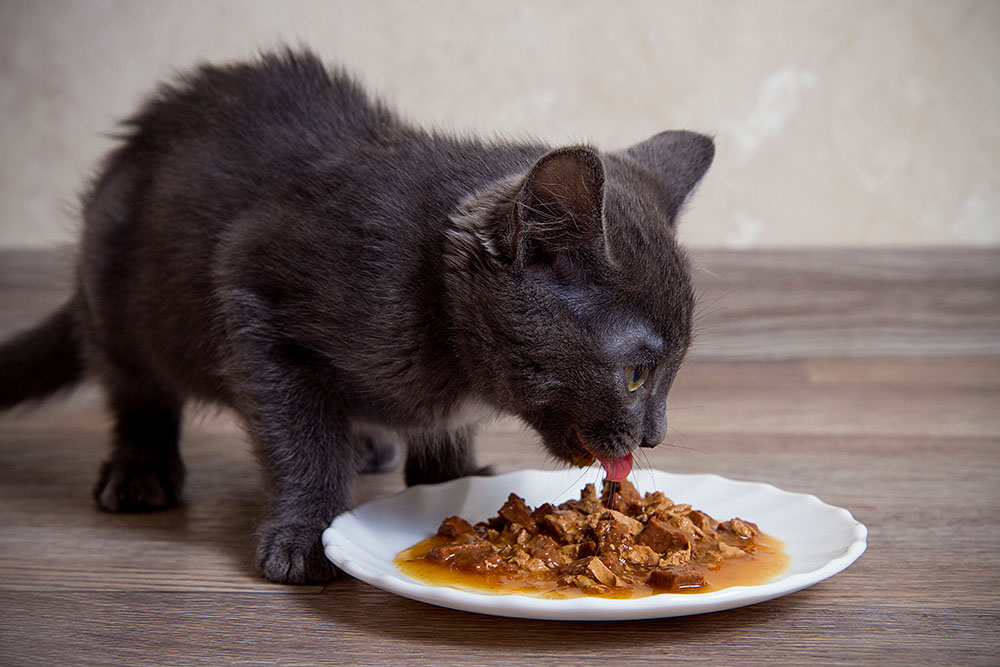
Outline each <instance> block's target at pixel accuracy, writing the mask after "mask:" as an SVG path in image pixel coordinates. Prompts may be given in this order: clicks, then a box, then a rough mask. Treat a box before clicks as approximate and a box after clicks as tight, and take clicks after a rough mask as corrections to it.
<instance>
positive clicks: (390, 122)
mask: <svg viewBox="0 0 1000 667" xmlns="http://www.w3.org/2000/svg"><path fill="white" fill-rule="evenodd" d="M125 124H126V125H127V126H129V127H131V128H132V134H131V136H130V139H131V140H132V142H133V143H137V144H140V145H143V146H145V147H147V148H153V149H156V148H159V149H163V148H166V147H168V146H170V145H176V143H177V142H178V140H183V139H184V138H188V139H191V138H211V139H213V140H216V141H218V140H225V141H228V142H230V143H231V144H232V143H246V144H248V145H253V146H255V147H257V148H261V147H263V146H270V147H272V149H273V148H275V147H276V146H277V145H279V144H281V143H282V142H290V141H294V142H295V143H296V145H297V146H298V147H299V148H301V147H302V145H303V143H305V144H307V145H308V144H314V147H315V148H319V147H320V146H323V147H324V148H329V146H327V145H324V144H327V143H328V142H330V141H335V140H338V139H340V140H342V139H345V138H349V137H366V136H367V137H370V136H377V135H378V134H380V133H383V132H385V131H386V130H387V129H389V128H391V127H394V126H395V125H397V121H396V119H395V117H394V116H393V114H392V113H391V112H390V111H389V110H388V109H386V108H385V107H384V106H383V105H381V104H380V103H379V102H377V101H375V100H373V99H372V98H370V97H369V96H368V95H367V94H366V93H365V91H364V90H363V89H362V87H361V86H360V85H359V84H358V83H357V82H356V81H355V80H354V79H353V78H352V77H351V76H350V75H349V74H347V73H346V72H345V71H343V70H341V69H339V68H330V67H327V66H326V65H325V64H324V63H323V62H322V61H321V60H320V59H319V58H318V57H317V56H315V55H314V54H312V53H311V52H308V51H291V50H285V51H281V52H276V53H265V54H262V55H261V56H260V57H259V58H258V59H257V60H255V61H253V62H247V63H234V64H230V65H203V66H201V67H199V68H198V69H196V70H194V71H192V72H191V73H188V74H186V75H184V76H182V77H180V78H178V79H177V80H175V81H174V82H171V83H168V84H165V85H163V86H161V87H160V88H159V89H158V91H157V92H156V94H154V95H153V96H152V97H151V98H150V100H149V101H148V102H147V103H146V104H145V105H144V106H143V108H142V109H141V110H140V111H139V113H137V114H136V115H134V116H133V117H131V118H130V119H128V120H127V121H126V123H125Z"/></svg>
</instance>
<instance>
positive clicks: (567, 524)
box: [542, 510, 587, 544]
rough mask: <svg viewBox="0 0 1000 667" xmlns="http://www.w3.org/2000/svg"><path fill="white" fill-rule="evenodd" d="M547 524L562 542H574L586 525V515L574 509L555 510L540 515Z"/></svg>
mask: <svg viewBox="0 0 1000 667" xmlns="http://www.w3.org/2000/svg"><path fill="white" fill-rule="evenodd" d="M542 523H543V525H545V526H547V527H548V528H549V529H550V530H552V532H553V533H554V534H555V536H556V537H557V538H558V539H559V541H560V542H562V543H563V544H570V543H573V542H576V541H577V539H578V537H579V536H580V533H581V531H583V529H584V528H586V527H587V517H586V516H585V515H583V514H581V513H580V512H577V511H576V510H555V511H553V512H549V513H548V514H546V515H545V516H544V517H542Z"/></svg>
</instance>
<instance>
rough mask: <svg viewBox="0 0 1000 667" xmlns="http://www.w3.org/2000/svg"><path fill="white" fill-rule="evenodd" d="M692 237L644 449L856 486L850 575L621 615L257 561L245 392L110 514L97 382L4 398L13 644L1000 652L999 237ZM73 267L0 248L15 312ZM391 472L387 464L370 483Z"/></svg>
mask: <svg viewBox="0 0 1000 667" xmlns="http://www.w3.org/2000/svg"><path fill="white" fill-rule="evenodd" d="M695 260H696V266H697V275H698V282H699V292H700V293H701V295H702V301H701V302H702V315H701V320H700V331H701V334H700V335H699V339H698V346H697V348H696V350H695V352H694V354H693V355H692V356H691V357H690V359H689V362H688V363H687V364H686V366H685V369H684V371H683V372H682V374H681V376H680V377H679V378H678V380H677V384H676V388H675V390H674V392H673V393H672V394H671V399H670V407H671V412H670V419H671V430H670V435H669V442H670V444H671V445H672V446H662V447H660V448H658V449H656V450H653V451H651V452H650V453H649V465H651V466H653V467H656V468H662V469H666V470H671V471H675V472H715V473H719V474H722V475H726V476H729V477H734V478H738V479H749V480H756V481H763V482H770V483H772V484H775V485H777V486H779V487H782V488H785V489H789V490H793V491H804V492H809V493H814V494H816V495H818V496H819V497H820V498H822V499H823V500H825V501H827V502H829V503H832V504H836V505H841V506H843V507H847V508H848V509H850V510H851V511H852V512H853V513H854V516H855V517H857V518H858V519H859V520H860V521H862V522H864V523H865V524H867V525H868V527H869V529H870V537H869V547H868V551H867V552H866V553H865V554H864V555H863V556H862V557H861V559H860V560H859V561H858V562H857V563H855V564H854V565H853V566H851V567H850V568H849V569H847V570H846V571H844V572H843V573H841V574H839V575H837V576H835V577H833V578H832V579H829V580H827V581H825V582H823V583H821V584H818V585H816V586H814V587H812V588H810V589H807V590H805V591H802V592H799V593H796V594H794V595H790V596H787V597H784V598H781V599H778V600H774V601H771V602H767V603H763V604H759V605H756V606H752V607H746V608H743V609H736V610H732V611H727V612H720V613H714V614H707V615H702V616H693V617H687V618H675V619H662V620H652V621H642V622H622V623H606V624H604V623H559V622H533V621H525V620H513V619H504V618H494V617H489V616H481V615H474V614H468V613H463V612H458V611H451V610H447V609H439V608H436V607H432V606H428V605H424V604H421V603H418V602H412V601H410V600H406V599H402V598H399V597H395V596H393V595H390V594H387V593H383V592H381V591H380V590H377V589H375V588H372V587H370V586H368V585H366V584H363V583H360V582H358V581H355V580H353V579H351V578H350V577H345V578H343V579H341V580H338V581H336V582H335V583H333V584H331V585H329V586H327V587H325V588H320V587H297V588H296V587H284V586H279V585H273V584H269V583H267V582H264V581H262V580H260V579H259V578H258V577H257V575H256V574H255V573H254V572H253V570H252V568H251V567H250V566H249V564H248V563H249V553H250V550H251V544H250V539H249V536H250V532H251V526H252V525H253V521H254V517H255V516H256V515H257V514H258V513H259V512H260V510H261V504H260V503H261V498H260V488H261V487H260V483H259V478H258V473H257V471H256V469H255V464H254V461H253V459H252V457H251V455H250V453H249V450H248V447H247V445H246V442H245V440H244V437H243V435H242V434H241V432H240V430H239V428H238V426H237V425H236V424H234V423H233V421H232V419H231V418H230V416H229V415H227V414H225V413H222V414H218V413H213V412H210V411H204V412H202V413H201V414H196V415H193V416H191V417H190V418H189V419H188V421H187V424H186V427H185V434H184V441H183V448H184V451H185V455H186V461H187V465H188V471H189V478H188V485H187V487H186V488H187V491H186V504H185V505H184V506H183V507H181V508H179V509H176V510H172V511H168V512H164V513H160V514H152V515H140V516H121V515H110V514H105V513H102V512H99V511H98V510H97V509H96V507H95V505H94V503H93V501H92V500H91V497H90V491H91V485H92V484H93V482H94V480H95V476H96V472H97V467H98V465H99V463H100V461H101V460H102V457H103V456H104V454H105V446H106V440H107V435H106V427H107V419H106V417H105V415H104V413H103V412H102V410H101V407H100V398H99V396H98V394H97V392H96V389H95V388H93V387H85V388H84V389H82V390H81V391H79V392H77V393H76V394H74V395H73V396H72V397H70V398H68V399H67V400H60V401H54V402H52V403H50V404H48V405H46V406H44V407H43V408H40V409H38V410H35V411H17V412H14V413H8V414H6V415H3V416H0V517H2V532H0V664H14V665H19V664H39V665H54V664H77V663H107V664H129V665H139V664H148V665H164V664H189V663H201V664H268V663H281V664H315V663H328V664H352V665H353V664H414V665H435V666H437V665H450V664H463V665H465V664H468V665H473V664H517V663H520V664H538V663H541V664H579V665H584V664H622V665H634V664H662V663H667V662H675V661H676V662H687V661H703V662H708V663H712V664H736V663H738V664H753V663H760V662H769V663H790V664H801V663H804V662H820V663H874V662H880V663H897V664H917V663H925V664H994V665H995V664H1000V554H998V550H1000V252H996V251H965V250H939V251H921V252H903V251H899V252H854V251H811V252H770V253H765V252H755V253H723V252H712V253H708V252H706V253H701V254H699V255H697V256H696V257H695ZM66 266H68V264H67V263H65V262H64V261H63V260H61V259H59V258H58V256H54V255H52V254H50V253H28V252H21V253H12V252H7V253H3V254H0V332H2V333H4V334H6V333H9V332H10V331H11V330H13V329H15V328H18V327H20V326H22V325H25V324H27V323H29V322H30V321H31V320H33V319H34V318H35V317H36V316H38V315H40V314H41V313H43V312H44V311H45V310H47V309H48V308H50V307H51V306H53V305H54V304H56V303H58V301H59V300H60V299H61V298H62V297H63V296H64V294H65V289H66V288H65V284H66V283H65V282H64V279H63V277H64V276H65V275H66V272H65V267H66ZM479 452H480V458H481V459H482V460H483V461H484V462H488V463H493V464H494V465H495V466H496V467H497V468H498V469H499V471H510V470H516V469H521V468H534V467H540V468H546V467H548V466H550V465H551V464H550V463H549V462H548V461H547V459H546V458H545V457H544V456H543V454H542V453H541V450H540V449H539V447H538V446H537V445H536V439H535V436H534V435H532V434H531V433H529V432H527V431H525V430H524V429H522V428H521V427H520V426H519V425H518V424H516V423H515V422H513V421H501V422H498V423H496V424H495V425H493V426H492V427H491V428H489V429H488V430H487V432H486V433H485V434H484V435H483V437H482V438H481V441H480V445H479ZM400 488H402V482H401V480H400V476H399V474H398V473H393V474H386V475H379V476H373V477H369V478H365V479H364V480H363V481H362V482H361V483H360V484H359V485H358V488H357V491H356V497H357V500H358V502H363V501H364V500H367V499H369V498H372V497H375V496H378V495H381V494H385V493H390V492H393V491H396V490H398V489H400ZM667 491H669V490H667Z"/></svg>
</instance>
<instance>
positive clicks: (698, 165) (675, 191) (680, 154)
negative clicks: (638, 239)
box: [624, 130, 715, 220]
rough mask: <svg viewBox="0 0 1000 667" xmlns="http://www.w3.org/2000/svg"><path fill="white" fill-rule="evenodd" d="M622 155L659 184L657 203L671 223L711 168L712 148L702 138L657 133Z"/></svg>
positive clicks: (693, 134) (684, 133)
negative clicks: (633, 161)
mask: <svg viewBox="0 0 1000 667" xmlns="http://www.w3.org/2000/svg"><path fill="white" fill-rule="evenodd" d="M624 152H625V155H627V156H628V157H630V158H631V159H633V160H635V161H636V162H638V163H639V164H640V165H642V166H643V167H645V169H646V170H647V171H648V172H649V173H650V174H651V175H652V176H653V177H654V178H655V179H657V180H658V181H659V182H660V184H661V186H662V187H661V191H660V195H661V201H662V203H663V204H664V205H665V206H666V208H667V211H666V212H667V213H668V214H669V215H670V217H671V220H673V217H674V216H675V215H676V213H677V211H678V210H679V209H680V208H681V206H683V205H684V202H686V201H687V200H688V199H690V197H691V195H693V194H694V191H695V190H696V189H697V187H698V184H699V183H701V179H702V178H704V176H705V172H707V171H708V168H709V167H710V166H712V159H713V158H714V157H715V144H714V143H713V142H712V139H711V138H710V137H706V136H705V135H703V134H698V133H696V132H688V131H685V130H674V131H669V132H660V133H659V134H657V135H655V136H653V137H651V138H649V139H647V140H646V141H643V142H640V143H638V144H636V145H635V146H632V147H631V148H628V149H626V150H625V151H624Z"/></svg>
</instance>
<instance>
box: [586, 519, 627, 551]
mask: <svg viewBox="0 0 1000 667" xmlns="http://www.w3.org/2000/svg"><path fill="white" fill-rule="evenodd" d="M594 538H595V540H596V542H597V553H599V554H600V553H604V552H605V551H613V552H615V553H622V552H624V551H625V550H626V549H629V548H631V547H632V545H633V544H634V540H633V539H632V534H631V533H630V532H629V531H628V527H627V526H625V524H623V523H621V522H619V521H616V520H614V519H602V520H600V521H598V522H597V527H596V528H595V529H594Z"/></svg>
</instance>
